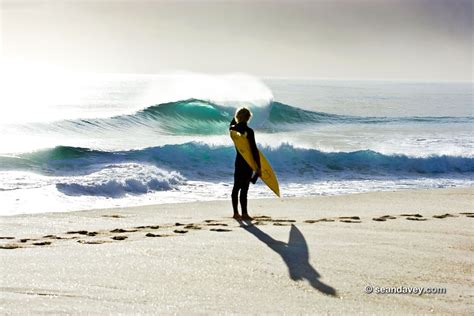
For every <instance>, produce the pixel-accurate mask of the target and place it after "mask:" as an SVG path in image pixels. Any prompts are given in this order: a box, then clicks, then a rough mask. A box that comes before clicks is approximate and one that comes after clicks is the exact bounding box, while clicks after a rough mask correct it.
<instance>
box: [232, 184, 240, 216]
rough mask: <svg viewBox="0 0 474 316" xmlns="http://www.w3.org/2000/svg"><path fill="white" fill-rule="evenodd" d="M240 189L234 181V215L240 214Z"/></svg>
mask: <svg viewBox="0 0 474 316" xmlns="http://www.w3.org/2000/svg"><path fill="white" fill-rule="evenodd" d="M239 190H240V188H239V187H238V186H237V185H236V183H234V187H233V188H232V208H233V209H234V216H236V215H239Z"/></svg>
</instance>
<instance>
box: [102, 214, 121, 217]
mask: <svg viewBox="0 0 474 316" xmlns="http://www.w3.org/2000/svg"><path fill="white" fill-rule="evenodd" d="M102 217H111V218H123V216H121V215H117V214H111V215H102Z"/></svg>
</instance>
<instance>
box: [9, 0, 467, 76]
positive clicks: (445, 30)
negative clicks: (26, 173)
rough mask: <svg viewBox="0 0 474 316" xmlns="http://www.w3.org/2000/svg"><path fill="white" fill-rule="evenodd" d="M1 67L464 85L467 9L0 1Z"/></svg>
mask: <svg viewBox="0 0 474 316" xmlns="http://www.w3.org/2000/svg"><path fill="white" fill-rule="evenodd" d="M0 1H1V4H2V5H1V16H0V17H1V54H2V58H3V60H7V61H9V60H17V61H18V60H22V61H25V62H27V63H33V64H35V63H38V64H46V65H52V66H55V67H60V68H64V69H66V70H70V71H85V72H119V73H163V72H169V71H175V70H185V71H194V72H206V73H227V72H245V73H250V74H254V75H257V76H277V77H328V78H338V79H348V78H350V79H354V78H360V79H376V78H382V79H422V80H423V79H428V80H471V79H472V70H473V68H472V41H473V35H472V31H473V30H472V1H470V0H344V1H343V0H333V1H329V0H326V1H323V0H314V1H297V0H288V1H283V0H280V1H275V0H273V1H271V0H267V1H253V0H245V1H244V0H241V1H223V0H221V1H199V0H193V1H190V0H189V1H171V0H155V1H137V0H133V1H132V0H128V1H125V0H122V1H115V0H109V1H105V0H101V1H98V0H96V1H85V0H83V1H79V0H57V1H40V0H38V1H34V0H29V1H25V0H0Z"/></svg>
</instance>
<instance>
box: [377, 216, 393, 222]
mask: <svg viewBox="0 0 474 316" xmlns="http://www.w3.org/2000/svg"><path fill="white" fill-rule="evenodd" d="M387 219H397V218H396V217H395V216H391V215H384V216H380V217H374V218H372V220H373V221H376V222H385V221H386V220H387Z"/></svg>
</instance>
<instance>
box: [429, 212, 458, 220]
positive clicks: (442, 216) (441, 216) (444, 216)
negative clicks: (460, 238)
mask: <svg viewBox="0 0 474 316" xmlns="http://www.w3.org/2000/svg"><path fill="white" fill-rule="evenodd" d="M446 217H457V216H455V215H452V214H449V213H446V214H442V215H433V218H440V219H442V218H446Z"/></svg>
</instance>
